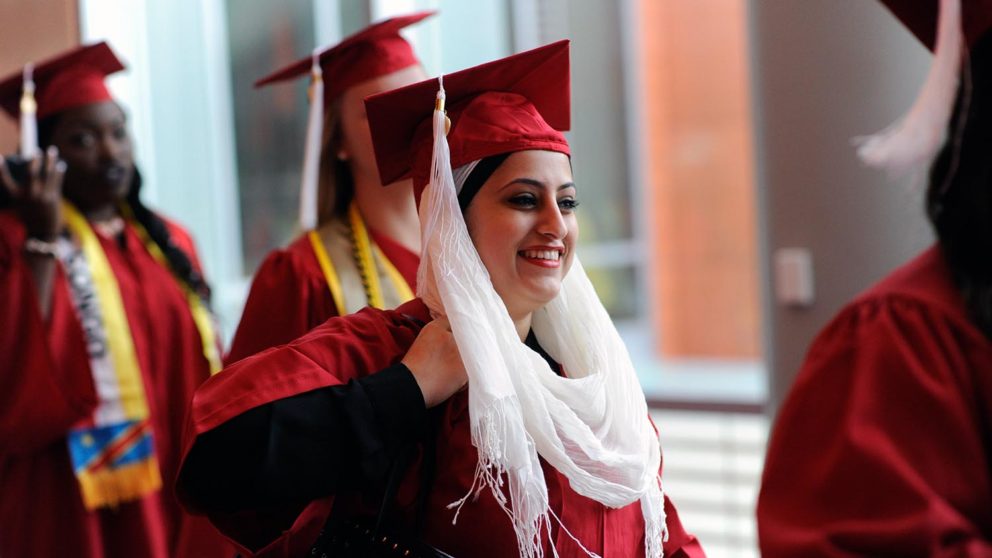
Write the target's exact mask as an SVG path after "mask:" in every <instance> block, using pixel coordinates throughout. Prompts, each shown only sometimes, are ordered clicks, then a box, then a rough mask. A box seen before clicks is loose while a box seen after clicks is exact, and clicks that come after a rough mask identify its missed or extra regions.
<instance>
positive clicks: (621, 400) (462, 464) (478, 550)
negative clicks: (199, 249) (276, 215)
mask: <svg viewBox="0 0 992 558" xmlns="http://www.w3.org/2000/svg"><path fill="white" fill-rule="evenodd" d="M568 56H569V54H568V43H567V41H561V42H559V43H554V44H551V45H548V46H545V47H541V48H538V49H535V50H533V51H528V52H525V53H521V54H518V55H514V56H511V57H509V58H505V59H501V60H498V61H495V62H490V63H488V64H483V65H481V66H477V67H474V68H470V69H468V70H463V71H461V72H456V73H454V74H450V75H446V76H444V77H443V85H444V88H445V90H446V94H447V97H446V99H447V101H446V102H447V103H448V104H447V107H448V112H447V115H448V118H450V121H449V124H450V133H448V135H447V140H446V142H445V143H444V145H445V146H450V165H451V167H455V170H454V171H453V172H452V171H450V169H449V170H448V171H439V172H440V174H438V175H436V176H435V177H434V178H432V172H431V169H432V167H433V166H435V165H438V166H437V168H442V167H444V165H446V164H447V161H445V158H444V154H445V153H446V152H445V151H443V150H440V151H434V150H433V149H441V148H440V147H438V146H439V145H440V144H439V143H438V142H441V141H444V136H443V135H440V136H439V134H443V132H439V131H436V130H441V129H443V128H444V127H445V124H444V116H443V113H441V109H438V110H436V111H434V117H433V120H432V118H431V113H432V109H434V108H435V94H436V92H437V91H438V85H439V82H438V80H428V81H425V82H421V83H418V84H415V85H411V86H408V87H405V88H402V89H399V90H395V91H393V92H390V93H384V94H381V95H377V96H374V97H371V98H369V99H368V100H367V101H366V107H367V108H368V111H369V122H370V126H371V128H372V137H373V140H374V143H375V149H376V155H377V161H378V163H379V170H380V173H381V175H382V176H383V178H384V179H385V180H386V181H390V180H395V179H396V178H399V177H412V179H413V183H414V190H415V195H416V196H418V199H420V196H423V197H424V198H427V199H428V201H423V200H421V201H420V203H421V212H422V215H424V219H425V222H424V225H423V226H424V227H425V237H424V238H425V239H427V240H428V243H427V244H425V249H426V250H427V252H425V258H424V260H423V262H422V264H421V265H422V268H421V270H420V271H421V273H422V275H421V277H425V278H426V279H425V281H424V283H423V284H422V285H420V288H421V292H423V293H424V294H423V296H424V297H426V298H417V299H414V300H412V301H410V302H408V303H405V304H403V305H401V306H399V307H398V308H396V309H394V310H378V309H373V308H366V309H363V310H361V311H359V312H357V313H355V314H351V315H349V316H345V317H338V318H333V319H330V320H328V321H327V322H325V323H324V324H322V325H320V326H318V327H316V328H314V329H313V330H311V331H310V332H309V333H307V334H306V335H304V336H303V337H301V338H299V339H297V340H295V341H293V342H292V343H290V344H288V345H284V346H281V347H278V348H275V349H271V350H268V351H266V352H264V353H261V354H258V355H255V356H253V357H249V358H246V359H244V360H241V361H239V362H237V363H235V364H233V365H231V366H229V367H228V368H227V369H226V370H225V371H224V372H222V373H221V374H219V375H217V376H215V377H214V378H212V379H211V380H210V381H208V382H207V383H205V384H204V385H203V386H202V387H201V388H200V389H199V390H198V391H197V394H196V396H195V397H194V400H193V404H192V408H191V410H190V414H189V420H188V423H187V430H186V434H185V444H184V450H185V452H186V454H185V457H184V461H183V465H182V468H181V472H180V476H179V478H178V481H177V493H178V494H179V496H180V499H181V501H183V502H184V504H185V505H186V506H187V507H188V509H190V510H191V511H193V512H196V513H203V514H205V515H207V516H208V517H209V518H210V519H211V520H212V521H213V522H214V524H215V525H217V526H218V527H219V528H220V529H221V530H222V531H223V532H224V533H225V534H227V535H228V536H229V537H231V538H232V540H234V541H235V542H236V543H238V545H239V547H240V549H241V550H242V551H243V552H245V553H247V554H249V555H251V556H259V557H261V556H265V557H270V556H305V555H321V554H322V553H326V555H328V556H348V555H364V554H363V553H364V552H372V551H373V550H374V549H370V548H368V545H372V546H378V545H381V547H383V548H379V550H386V551H390V549H393V550H395V552H396V555H397V556H403V555H407V554H404V553H406V552H407V551H410V553H411V554H409V555H419V556H435V555H437V556H440V555H451V556H459V557H461V556H474V557H490V556H492V557H505V556H515V555H521V554H523V555H526V556H540V555H545V556H551V555H553V553H555V552H557V555H559V556H565V557H572V556H587V555H592V554H591V553H595V555H599V556H603V557H632V556H646V555H647V556H660V555H661V551H662V545H663V546H664V555H665V556H669V557H672V558H685V557H701V556H704V555H705V554H704V552H703V550H702V548H701V546H700V544H699V542H698V541H697V540H696V538H695V537H693V536H692V535H690V534H688V533H687V532H686V530H685V529H684V528H683V526H682V524H681V522H680V520H679V517H678V514H677V512H676V509H675V507H674V506H673V505H672V503H671V502H670V501H669V500H668V499H667V497H665V496H664V495H663V493H662V492H661V485H660V474H661V456H660V449H659V448H658V440H657V433H656V431H655V430H654V429H653V425H652V424H651V423H650V420H649V418H648V416H647V406H646V403H645V401H644V395H643V393H642V392H641V390H640V386H639V384H638V383H637V381H636V377H635V376H634V373H633V367H632V365H631V364H630V361H629V357H628V356H626V351H625V349H623V348H622V342H621V341H620V339H619V336H618V335H616V330H615V328H613V326H612V323H611V322H610V321H609V317H608V316H607V315H606V312H605V310H603V308H602V304H601V303H600V302H599V301H598V299H596V298H595V294H594V292H593V291H592V288H591V286H590V285H589V284H588V279H586V278H585V274H584V272H583V271H582V270H581V267H580V266H579V264H578V261H577V260H576V259H575V254H574V251H575V248H576V238H577V235H578V222H577V220H576V214H575V208H576V206H577V205H578V201H577V195H578V194H577V192H578V189H577V187H576V185H575V183H574V182H573V178H572V172H571V163H570V159H569V147H568V143H567V142H566V141H565V138H564V136H563V135H562V133H561V132H562V130H566V129H568V127H569V122H570V114H569V113H570V108H569V107H570V104H569V103H570V97H569V82H570V77H569V65H568ZM438 104H443V103H442V101H438ZM442 109H443V107H442ZM438 118H440V120H438ZM432 122H433V126H432ZM432 134H433V135H434V140H433V141H432V139H431V135H432ZM439 137H440V138H441V139H440V140H439V139H438V138H439ZM432 153H433V155H432ZM438 177H441V178H438ZM444 177H448V179H450V180H452V181H453V182H454V184H453V185H449V184H448V183H446V182H445V180H446V179H445V178H444ZM425 187H426V191H424V189H425ZM449 187H450V190H449V189H448V188H449ZM456 189H457V191H458V193H457V194H455V191H456ZM439 192H440V193H439ZM436 196H441V197H442V198H443V199H445V200H446V202H439V201H438V199H440V198H436ZM456 196H457V199H456ZM425 203H426V204H427V205H426V206H424V205H423V204H425ZM444 203H447V204H448V205H446V206H445V205H444ZM442 207H443V208H442ZM439 208H441V209H439ZM442 214H443V215H445V216H453V219H454V220H453V222H447V223H448V224H447V225H446V226H439V227H437V228H434V225H433V224H432V223H436V222H435V221H434V218H436V217H437V218H442V219H443V218H444V217H439V216H441V215H442ZM432 216H433V217H432ZM459 223H460V224H459ZM464 227H467V229H466V228H464ZM427 231H431V232H427ZM448 233H451V234H452V236H448ZM438 234H440V235H441V236H437V235H438ZM450 258H453V259H450ZM445 261H455V262H457V263H456V264H454V266H453V267H452V268H450V269H448V271H444V268H443V265H445V264H444V262H445ZM438 266H442V267H438ZM583 281H584V282H583ZM441 285H446V286H445V287H441ZM449 287H450V288H453V289H455V290H458V289H460V288H463V289H466V291H465V292H468V291H473V290H474V289H478V292H480V293H488V294H486V295H484V296H480V297H476V296H475V295H467V298H465V297H463V296H462V295H456V296H455V297H454V298H451V297H450V296H449V294H448V293H447V289H448V288H449ZM583 289H585V290H583ZM442 291H444V294H442ZM578 292H583V293H586V294H587V296H588V297H589V298H586V299H582V301H583V302H586V303H579V302H578V300H576V304H575V305H574V306H571V307H568V308H566V309H565V310H562V308H563V307H562V306H561V305H562V304H563V300H564V299H563V298H562V297H564V296H566V295H568V296H569V297H570V296H573V295H576V293H578ZM576 296H577V295H576ZM438 297H440V300H442V301H443V303H440V302H438V300H439V299H438ZM569 300H573V299H571V298H569ZM466 301H468V302H467V304H468V308H470V310H468V311H463V310H457V308H459V307H460V306H459V305H460V304H462V303H465V302H466ZM492 305H495V306H492ZM566 306H567V305H566ZM429 308H431V309H429ZM490 308H492V310H490ZM553 309H557V310H553ZM558 310H561V311H563V312H565V313H566V314H568V315H569V316H570V317H573V315H572V314H570V312H579V313H583V312H586V311H589V313H588V314H582V316H584V317H583V318H581V319H566V320H559V319H557V318H554V317H552V316H553V313H554V312H555V311H558ZM433 316H437V319H432V317H433ZM482 323H486V324H498V325H495V326H493V327H492V328H491V329H487V330H486V331H488V332H489V333H491V335H475V334H477V333H478V331H477V330H475V329H474V327H475V326H476V325H479V324H482ZM542 324H543V325H542ZM548 324H553V325H551V326H550V329H549V328H548ZM599 328H601V329H599ZM565 330H570V331H565ZM471 332H475V333H471ZM600 333H602V334H603V335H599V334H600ZM572 334H576V335H578V336H579V337H582V336H585V337H584V339H585V340H586V343H585V344H584V345H580V344H576V343H574V342H573V341H572V339H573V337H572ZM473 335H475V336H474V337H472V336H473ZM466 336H468V337H466ZM607 337H609V339H606V338H607ZM467 339H474V341H466V340H467ZM546 347H547V348H548V350H545V349H546ZM614 349H618V351H614ZM611 351H614V352H611ZM620 352H622V356H620V355H619V353H620ZM480 355H481V356H480ZM514 355H518V356H521V359H519V360H512V358H511V357H513V356H514ZM552 355H554V356H552ZM576 355H587V356H589V357H590V360H589V361H581V359H580V360H576V359H575V357H576ZM609 355H613V356H614V357H616V358H615V359H614V358H611V357H610V356H609ZM507 359H510V360H507ZM580 361H581V362H592V363H600V364H590V365H589V368H590V369H584V367H583V366H582V365H581V364H579V363H580ZM604 362H609V363H611V366H612V365H613V364H615V365H616V366H615V368H608V369H603V368H602V367H601V363H604ZM509 363H516V364H515V365H510V364H509ZM591 369H595V370H598V371H599V372H600V373H601V374H602V375H601V376H600V375H598V374H597V375H586V374H587V373H592V370H591ZM597 377H598V378H600V379H602V378H606V379H605V380H603V381H598V380H596V378H597ZM506 378H510V379H511V380H512V383H513V385H512V386H510V385H509V384H507V383H501V382H502V379H506ZM490 380H491V381H493V382H496V383H497V384H499V385H500V386H501V387H499V388H498V389H497V390H496V391H495V392H496V393H497V394H500V395H499V396H498V397H496V398H494V399H493V400H492V401H493V403H492V405H489V404H486V403H483V404H481V405H480V404H479V403H480V402H483V401H488V400H489V399H488V398H489V397H490V396H492V394H493V393H494V391H493V389H492V388H493V386H494V385H495V384H490V383H489V381H490ZM590 381H591V382H592V383H589V382H590ZM550 386H553V389H552V388H551V387H550ZM587 390H588V391H587ZM508 392H513V393H516V395H515V396H512V397H510V396H507V395H506V393H508ZM568 394H571V397H570V396H568ZM576 395H578V396H576ZM507 401H512V402H515V403H514V404H513V405H509V406H504V405H503V404H504V403H506V402H507ZM535 402H536V403H535ZM542 402H543V403H542ZM545 403H546V406H544V407H542V405H543V404H545ZM494 416H495V417H496V419H495V420H494V421H487V420H486V419H487V417H488V418H492V417H494ZM514 416H523V417H529V418H525V419H524V423H525V424H526V427H525V429H526V432H527V434H528V436H527V437H526V438H525V439H526V440H527V441H526V442H525V443H524V444H523V446H517V445H513V444H506V445H505V446H504V445H500V442H504V441H506V440H509V439H511V436H512V434H511V431H514V428H513V427H512V425H510V423H512V422H514V421H513V419H512V417H514ZM480 417H481V421H480ZM535 417H540V418H543V419H544V421H543V422H542V420H540V418H538V420H534V421H533V422H529V419H532V418H535ZM568 417H572V418H575V417H584V418H582V419H579V422H578V423H573V422H570V421H569V420H563V419H567V418H568ZM487 424H488V425H489V426H486V425H487ZM579 439H582V440H583V441H582V442H579V441H578V440H579ZM517 440H520V438H517ZM553 440H558V441H559V442H561V443H560V444H558V445H556V444H555V443H554V442H553ZM642 442H643V443H642ZM494 444H495V447H496V448H498V450H499V451H496V452H492V453H491V452H488V451H486V452H485V453H484V450H483V449H482V448H488V449H489V450H491V449H493V447H494ZM627 445H630V446H629V447H630V448H636V449H631V450H630V452H629V453H625V452H624V451H623V450H620V449H619V448H620V447H626V446H627ZM580 447H581V449H580ZM521 448H523V449H524V451H522V452H520V453H517V452H518V451H519V450H521ZM527 448H529V451H528V450H527ZM608 448H611V449H608ZM511 454H512V455H513V456H514V457H511ZM522 454H526V455H527V456H529V457H528V459H529V458H533V461H527V459H524V460H523V461H522V463H525V465H522V466H520V467H512V466H505V464H506V463H507V462H508V461H509V460H511V459H513V458H515V457H519V456H520V455H522ZM483 455H484V457H485V461H483ZM603 456H608V458H604V457H603ZM517 463H521V462H517ZM552 463H555V464H552ZM527 464H532V465H533V467H530V466H529V465H527ZM531 473H533V474H534V477H528V475H529V474H531ZM521 478H529V479H530V480H531V481H533V482H532V483H531V484H529V485H526V486H527V489H523V490H521V486H522V485H521V484H520V482H521V481H520V479H521ZM607 479H609V480H607ZM595 486H598V487H601V488H604V490H602V491H599V490H596V489H595V488H593V487H595ZM580 491H581V492H582V493H580ZM620 493H624V494H627V496H625V497H623V498H620V497H618V495H619V494H620ZM541 495H545V496H546V500H544V501H541V499H540V496H541ZM535 501H536V502H538V506H537V508H531V507H529V506H530V505H531V504H533V503H534V502H535ZM604 501H605V502H608V504H606V503H604ZM528 512H531V513H533V512H538V515H537V517H538V518H540V517H544V518H545V520H539V521H538V522H537V524H534V523H531V522H530V519H529V517H528V516H527V515H526V514H527V513H528ZM535 526H536V530H535V531H528V529H529V528H534V527H535ZM373 537H374V539H373ZM393 545H395V546H393ZM356 548H357V550H355V549H356ZM349 549H352V550H351V551H350V552H351V554H349ZM439 551H440V552H443V553H446V554H437V552H439Z"/></svg>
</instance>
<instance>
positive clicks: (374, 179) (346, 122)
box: [226, 12, 434, 362]
mask: <svg viewBox="0 0 992 558" xmlns="http://www.w3.org/2000/svg"><path fill="white" fill-rule="evenodd" d="M433 13H434V12H420V13H416V14H411V15H408V16H401V17H394V18H391V19H387V20H385V21H382V22H379V23H376V24H373V25H371V26H369V27H366V28H365V29H362V30H361V31H358V32H357V33H355V34H353V35H351V36H349V37H347V38H345V39H344V40H342V41H341V42H340V43H338V44H336V45H333V46H331V47H328V48H326V49H324V50H322V51H321V52H320V53H319V55H318V59H319V65H320V68H321V72H322V74H323V77H322V80H323V84H324V85H323V86H324V104H323V107H324V115H325V116H324V123H323V139H322V140H321V141H322V142H323V143H322V145H321V146H320V155H319V159H320V168H319V201H318V203H317V205H316V206H315V207H313V208H309V209H304V210H303V212H304V213H306V212H308V211H315V212H316V215H311V216H310V217H307V216H306V215H301V224H302V225H303V227H304V229H309V228H310V227H313V228H312V229H311V230H305V232H304V233H303V234H302V235H300V237H298V238H297V239H296V240H294V241H293V242H292V243H290V244H289V246H287V247H286V248H282V249H278V250H275V251H273V252H271V253H270V254H269V255H268V256H267V257H266V258H265V261H263V262H262V265H261V266H260V267H259V269H258V271H257V272H256V274H255V278H254V280H253V282H252V286H251V291H250V293H249V295H248V300H247V302H246V303H245V308H244V311H243V313H242V316H241V322H240V324H239V325H238V329H237V331H236V332H235V335H234V338H233V340H232V341H231V349H230V352H229V354H228V355H227V357H226V361H227V362H235V361H237V360H240V359H242V358H244V357H246V356H249V355H253V354H255V353H257V352H259V351H262V350H264V349H268V348H269V347H274V346H276V345H281V344H283V343H287V342H289V341H292V340H293V339H296V338H297V337H299V336H301V335H303V334H304V333H306V332H307V331H309V330H310V329H311V328H313V327H314V326H316V325H318V324H321V323H323V322H324V321H325V320H326V319H328V318H330V317H332V316H343V315H345V314H350V313H352V312H355V311H358V310H360V309H361V308H364V307H365V306H373V307H375V308H393V307H395V306H397V305H399V304H401V303H403V302H406V301H408V300H410V299H411V298H413V293H414V291H415V290H416V280H417V264H418V263H419V261H420V256H419V253H420V229H419V221H418V220H417V211H416V207H415V206H414V203H413V196H412V195H410V192H411V185H410V181H409V180H404V181H401V182H400V183H399V184H394V185H391V186H390V187H389V188H382V187H381V186H382V182H381V180H380V178H379V171H378V170H377V168H376V165H375V155H374V154H373V152H372V144H371V139H370V137H369V129H368V123H367V122H366V117H365V106H364V105H363V104H362V101H363V99H364V98H365V97H367V96H369V95H372V94H374V93H379V92H382V91H388V90H390V89H394V88H397V87H401V86H404V85H408V84H411V83H414V82H416V81H420V80H421V79H424V77H426V75H425V74H424V70H423V68H422V67H421V65H420V61H419V60H418V59H417V57H416V55H415V54H414V52H413V49H412V47H411V46H410V44H409V43H408V42H407V41H406V40H405V39H404V38H403V37H402V36H401V35H400V34H399V31H400V30H401V29H403V28H404V27H407V26H409V25H413V24H414V23H417V22H419V21H421V20H423V19H424V18H426V17H429V16H430V15H432V14H433ZM311 66H312V60H311V57H307V58H304V59H302V60H299V61H296V62H294V63H293V64H290V65H289V66H287V67H286V68H283V69H280V70H278V71H276V72H274V73H273V74H271V75H269V76H267V77H265V78H262V79H261V80H259V81H258V83H257V84H256V85H268V84H272V83H279V82H282V81H285V80H288V79H296V78H298V77H300V76H306V75H310V73H311ZM301 195H303V196H304V197H305V194H301ZM307 219H315V220H316V224H315V225H313V224H307V223H306V221H307Z"/></svg>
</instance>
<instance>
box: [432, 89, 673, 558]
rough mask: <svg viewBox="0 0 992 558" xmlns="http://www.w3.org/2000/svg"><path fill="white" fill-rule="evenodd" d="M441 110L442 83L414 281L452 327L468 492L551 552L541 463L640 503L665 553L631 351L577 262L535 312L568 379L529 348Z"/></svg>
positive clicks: (529, 553)
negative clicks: (500, 285) (459, 188)
mask: <svg viewBox="0 0 992 558" xmlns="http://www.w3.org/2000/svg"><path fill="white" fill-rule="evenodd" d="M443 102H444V88H443V84H441V87H440V90H439V92H438V103H439V109H438V110H435V111H434V152H433V161H432V165H431V180H430V184H429V185H428V186H427V189H426V190H425V191H424V194H423V197H422V199H421V202H420V221H421V234H422V243H423V244H422V246H423V255H422V258H421V264H420V268H419V270H418V277H417V285H418V295H419V296H420V297H421V298H422V299H423V300H424V303H425V304H426V305H427V306H428V308H430V310H431V312H432V313H433V314H434V315H435V316H445V317H447V319H448V321H449V322H450V324H451V331H452V333H453V335H454V338H455V342H456V344H457V345H458V350H459V353H460V354H461V357H462V361H463V362H464V364H465V370H466V372H467V373H468V382H469V387H470V389H469V391H468V396H469V416H470V420H471V429H472V443H473V445H475V447H476V448H477V449H478V451H479V463H478V467H477V469H476V472H475V480H474V482H473V487H472V489H471V490H470V493H469V494H471V493H472V491H474V492H475V493H476V494H478V492H480V491H481V490H482V489H483V488H485V487H489V489H490V490H491V491H492V494H493V496H494V497H495V498H496V500H497V502H499V504H500V505H501V506H502V507H503V509H504V510H505V511H506V512H507V514H508V515H509V517H510V519H511V520H512V522H513V527H514V531H515V532H516V536H517V545H518V547H519V550H520V555H521V556H524V557H528V558H530V557H541V556H543V555H544V551H543V545H542V544H541V530H542V525H543V527H544V528H546V529H547V531H548V533H550V527H551V525H550V517H549V509H548V491H547V485H546V484H545V480H544V475H543V472H542V470H541V464H540V461H539V457H538V456H541V457H543V458H544V459H545V460H547V461H548V463H550V464H551V465H552V466H554V467H555V468H556V469H557V470H558V471H560V472H561V473H562V474H564V475H565V476H566V477H567V478H568V480H569V483H570V485H571V487H572V489H574V490H575V491H576V492H578V493H579V494H582V495H583V496H586V497H589V498H591V499H593V500H596V501H597V502H600V503H602V504H603V505H605V506H608V507H611V508H619V507H623V506H626V505H628V504H631V503H633V502H635V501H638V500H640V502H641V510H642V513H643V514H644V524H645V533H644V542H645V548H646V551H647V552H646V555H647V556H648V557H651V558H656V557H660V556H662V542H663V541H664V540H667V536H668V532H667V527H666V526H665V511H664V494H663V492H662V489H661V479H660V478H659V468H660V465H661V450H660V447H659V443H658V438H657V434H656V432H655V430H654V428H653V426H652V425H651V422H650V420H649V418H648V409H647V404H646V402H645V400H644V393H643V392H642V390H641V387H640V384H639V383H638V381H637V376H636V374H635V372H634V367H633V364H632V363H631V361H630V356H629V355H628V353H627V349H626V347H625V346H624V344H623V341H622V340H621V339H620V336H619V334H618V333H617V331H616V328H615V327H614V326H613V322H612V321H611V320H610V317H609V315H608V314H607V313H606V310H605V309H604V308H603V305H602V303H601V302H600V301H599V298H598V297H597V296H596V293H595V291H594V290H593V287H592V284H591V283H590V282H589V279H588V277H586V274H585V271H584V270H583V268H582V265H581V264H580V263H579V261H578V258H576V259H575V261H574V262H573V264H572V268H571V270H570V272H569V273H568V275H567V276H566V277H565V279H564V282H563V285H562V290H561V292H560V293H559V295H558V296H557V297H556V298H555V299H554V300H553V301H551V302H550V303H549V304H548V305H547V306H546V307H544V308H542V309H541V310H539V311H537V312H535V313H534V316H533V329H534V333H535V335H536V336H537V339H538V341H539V342H540V344H541V346H542V347H543V348H544V349H545V350H547V351H548V353H549V354H550V355H551V356H552V357H553V358H554V359H555V360H557V361H558V362H560V363H562V365H563V366H564V369H565V371H566V372H567V375H568V377H561V376H558V375H557V374H556V373H555V372H554V371H552V370H551V369H550V368H549V367H548V364H547V362H546V361H544V359H543V358H541V356H540V355H538V354H537V353H536V352H534V351H533V350H531V349H530V348H529V347H527V346H526V345H525V344H523V343H521V341H520V338H519V337H518V335H517V331H516V329H515V327H514V324H513V321H512V320H511V318H510V315H509V313H508V312H507V310H506V306H505V305H504V304H503V301H502V299H500V297H499V295H497V294H496V291H495V290H494V289H493V286H492V282H491V280H490V278H489V273H488V272H487V270H486V268H485V266H484V265H483V263H482V260H481V259H480V258H479V254H478V252H477V251H476V249H475V246H474V245H473V244H472V240H471V238H470V237H469V234H468V229H467V227H466V225H465V221H464V217H463V216H462V213H461V210H460V209H459V206H458V200H457V194H456V191H455V185H454V181H453V178H452V171H451V160H450V155H449V152H448V142H447V139H446V138H445V119H446V117H445V115H444V112H443ZM504 475H505V477H506V478H507V479H508V485H509V486H508V489H509V494H508V496H509V500H507V494H505V493H504V490H503V477H504ZM477 483H478V488H476V484H477ZM467 498H468V495H466V497H465V498H463V499H462V500H460V501H458V502H455V503H454V504H452V506H451V507H456V506H457V507H460V506H461V505H462V504H464V503H465V501H466V499H467ZM455 520H457V513H456V514H455ZM562 528H563V529H564V526H562ZM566 531H567V530H566ZM580 544H581V543H580ZM586 552H587V553H588V554H589V555H591V556H595V554H593V553H592V552H589V551H588V550H586ZM556 555H557V553H556Z"/></svg>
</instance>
